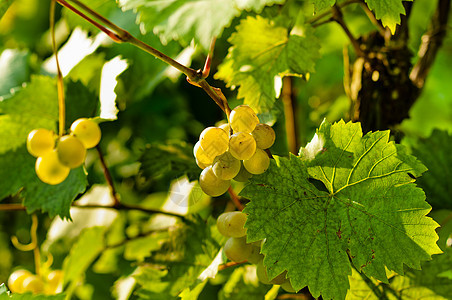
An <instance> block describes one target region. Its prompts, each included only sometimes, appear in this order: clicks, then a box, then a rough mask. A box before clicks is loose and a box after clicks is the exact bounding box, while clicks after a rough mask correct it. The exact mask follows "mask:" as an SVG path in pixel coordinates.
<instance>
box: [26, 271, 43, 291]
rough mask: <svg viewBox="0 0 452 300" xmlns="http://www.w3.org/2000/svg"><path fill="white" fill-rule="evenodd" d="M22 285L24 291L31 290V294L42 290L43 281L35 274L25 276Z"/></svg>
mask: <svg viewBox="0 0 452 300" xmlns="http://www.w3.org/2000/svg"><path fill="white" fill-rule="evenodd" d="M23 286H24V291H25V292H32V293H33V294H40V293H42V292H43V291H44V281H43V280H42V279H41V277H39V276H37V275H31V276H29V277H27V278H25V280H24V283H23Z"/></svg>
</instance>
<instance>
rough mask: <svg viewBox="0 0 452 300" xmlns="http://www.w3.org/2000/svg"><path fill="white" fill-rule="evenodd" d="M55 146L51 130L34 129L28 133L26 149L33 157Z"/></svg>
mask: <svg viewBox="0 0 452 300" xmlns="http://www.w3.org/2000/svg"><path fill="white" fill-rule="evenodd" d="M54 146H55V139H54V138H53V132H52V131H50V130H47V129H43V128H40V129H35V130H33V131H31V132H30V133H29V134H28V138H27V150H28V152H29V153H30V154H31V155H33V156H34V157H39V156H43V155H44V154H46V153H47V152H50V151H52V149H53V147H54Z"/></svg>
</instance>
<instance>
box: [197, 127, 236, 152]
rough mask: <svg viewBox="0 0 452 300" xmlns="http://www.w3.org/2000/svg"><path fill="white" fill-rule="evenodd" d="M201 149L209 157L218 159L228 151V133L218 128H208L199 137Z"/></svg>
mask: <svg viewBox="0 0 452 300" xmlns="http://www.w3.org/2000/svg"><path fill="white" fill-rule="evenodd" d="M199 141H200V144H201V148H202V149H203V150H204V152H205V153H206V154H207V156H209V157H214V158H215V157H217V156H218V155H221V154H223V153H225V152H226V150H228V143H229V138H228V135H227V134H226V132H225V131H224V130H223V129H221V128H218V127H207V128H206V129H204V130H203V131H202V132H201V135H200V136H199Z"/></svg>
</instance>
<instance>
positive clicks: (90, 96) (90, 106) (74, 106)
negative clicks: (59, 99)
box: [65, 80, 99, 130]
mask: <svg viewBox="0 0 452 300" xmlns="http://www.w3.org/2000/svg"><path fill="white" fill-rule="evenodd" d="M65 94H66V124H65V125H66V130H67V129H69V128H70V127H71V124H72V122H74V121H75V120H77V119H78V118H91V117H94V116H95V115H96V113H97V110H98V107H99V97H98V96H96V95H95V94H94V93H93V92H91V91H90V90H89V89H88V88H87V87H86V86H85V85H84V84H83V83H82V82H80V81H72V80H69V81H66V83H65Z"/></svg>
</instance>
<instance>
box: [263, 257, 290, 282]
mask: <svg viewBox="0 0 452 300" xmlns="http://www.w3.org/2000/svg"><path fill="white" fill-rule="evenodd" d="M256 275H257V278H258V279H259V281H260V282H262V283H263V284H278V285H279V284H282V283H284V282H285V281H286V280H287V279H286V275H287V271H284V272H282V273H281V274H279V275H278V276H276V277H275V278H273V279H272V280H270V279H269V278H268V274H267V268H266V267H265V266H264V261H263V260H261V261H260V262H259V263H258V264H257V265H256Z"/></svg>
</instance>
